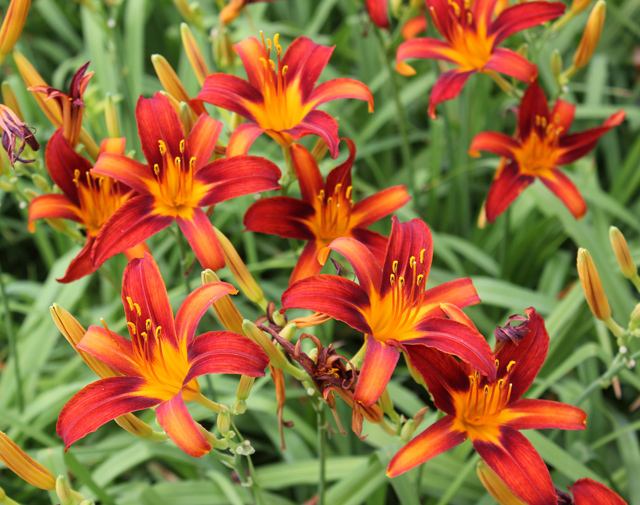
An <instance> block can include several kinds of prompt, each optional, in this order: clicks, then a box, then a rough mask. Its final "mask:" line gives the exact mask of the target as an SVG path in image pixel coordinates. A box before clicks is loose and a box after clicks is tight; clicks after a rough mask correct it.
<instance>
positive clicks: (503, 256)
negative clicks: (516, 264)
mask: <svg viewBox="0 0 640 505" xmlns="http://www.w3.org/2000/svg"><path fill="white" fill-rule="evenodd" d="M510 217H511V209H507V210H506V211H505V213H504V214H503V216H502V226H503V228H502V243H501V244H500V269H501V272H500V273H501V274H502V275H501V276H502V278H503V279H504V278H505V277H506V275H505V274H506V264H507V255H508V254H509V235H510V233H509V225H510V221H511V220H510Z"/></svg>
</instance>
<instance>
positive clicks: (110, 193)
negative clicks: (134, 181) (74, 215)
mask: <svg viewBox="0 0 640 505" xmlns="http://www.w3.org/2000/svg"><path fill="white" fill-rule="evenodd" d="M73 176H74V177H73V183H74V184H75V185H76V188H78V200H80V206H79V208H78V214H79V217H80V218H81V219H82V223H83V224H84V226H85V228H86V230H87V235H89V236H90V237H95V236H96V235H97V234H98V232H99V231H100V228H102V225H103V224H104V223H105V222H106V221H107V220H108V219H109V218H110V217H111V216H112V215H113V213H114V212H115V211H116V210H118V209H119V208H120V207H121V206H122V204H123V203H124V202H126V201H127V200H128V199H129V195H128V194H123V193H121V192H120V191H119V187H118V183H117V182H116V181H114V180H113V179H111V178H109V177H102V176H94V175H91V174H90V173H89V172H85V177H84V180H82V175H81V174H80V170H74V173H73Z"/></svg>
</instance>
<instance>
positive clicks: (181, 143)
mask: <svg viewBox="0 0 640 505" xmlns="http://www.w3.org/2000/svg"><path fill="white" fill-rule="evenodd" d="M184 144H185V142H184V139H182V140H180V152H181V153H183V152H184Z"/></svg>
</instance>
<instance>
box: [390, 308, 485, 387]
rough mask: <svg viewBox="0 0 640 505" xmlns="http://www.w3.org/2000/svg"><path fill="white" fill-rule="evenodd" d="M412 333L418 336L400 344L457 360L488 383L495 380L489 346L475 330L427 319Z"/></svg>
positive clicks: (453, 323)
mask: <svg viewBox="0 0 640 505" xmlns="http://www.w3.org/2000/svg"><path fill="white" fill-rule="evenodd" d="M416 330H417V331H418V332H419V334H420V336H419V337H418V338H415V339H411V340H403V341H402V344H403V345H405V346H410V345H425V346H427V347H433V348H434V349H437V350H438V351H442V352H446V353H447V354H453V355H454V356H458V357H459V358H460V359H461V360H462V361H464V362H466V363H468V364H469V365H471V366H472V367H473V368H474V369H476V370H479V371H480V372H482V373H483V374H484V375H486V376H487V377H488V378H489V379H490V380H492V379H494V378H495V376H496V368H495V361H494V357H493V353H492V352H491V348H490V347H489V344H488V343H487V341H486V340H485V338H484V337H483V336H482V334H481V333H479V332H478V330H476V329H475V328H470V327H469V326H467V325H466V324H462V323H459V322H457V321H453V320H450V319H444V318H439V317H430V318H427V319H425V320H423V321H421V322H420V323H419V324H418V325H417V326H416Z"/></svg>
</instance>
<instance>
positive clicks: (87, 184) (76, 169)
mask: <svg viewBox="0 0 640 505" xmlns="http://www.w3.org/2000/svg"><path fill="white" fill-rule="evenodd" d="M100 153H101V154H100V155H101V156H102V155H104V154H106V153H110V154H120V155H122V154H123V153H124V138H113V139H106V140H104V141H103V142H102V145H101V146H100ZM45 163H46V166H47V171H48V172H49V175H50V176H51V179H53V182H55V183H56V185H57V186H58V187H59V188H60V189H61V190H62V194H49V195H40V196H37V197H35V198H34V199H33V200H31V203H30V204H29V228H30V230H31V231H33V230H34V228H35V221H36V220H38V219H56V218H57V219H60V218H61V219H69V220H71V221H75V222H77V223H79V224H80V225H81V226H82V227H83V228H84V230H85V233H86V242H85V245H84V247H83V248H82V249H81V250H80V252H79V253H78V254H77V255H76V257H75V258H74V259H73V260H71V263H70V264H69V267H68V268H67V271H66V273H65V274H64V276H63V277H62V278H60V279H58V280H59V281H60V282H71V281H74V280H76V279H79V278H80V277H84V276H85V275H88V274H90V273H92V272H94V271H95V267H94V265H93V262H92V261H91V249H92V247H93V244H94V242H95V239H96V236H97V235H98V233H99V232H100V230H101V229H102V227H103V226H104V224H105V223H106V222H107V221H108V219H109V218H110V217H111V216H112V215H113V214H114V213H115V212H116V211H117V210H118V209H119V208H120V207H121V206H122V205H123V204H124V203H125V202H127V201H128V200H129V199H130V198H131V196H132V192H131V189H130V188H129V187H128V186H126V185H124V184H122V183H120V182H117V181H115V180H113V179H111V178H110V177H106V176H99V175H95V174H93V173H92V172H91V167H92V164H91V162H90V161H89V160H87V159H86V158H83V157H82V156H80V155H79V154H78V153H76V152H75V151H74V150H73V148H72V147H71V145H70V144H69V142H68V141H67V140H66V138H65V136H64V132H63V131H62V130H61V129H60V130H57V131H56V132H55V133H54V134H53V136H52V137H51V139H50V140H49V143H48V144H47V148H46V150H45ZM135 246H137V247H135ZM143 251H144V245H139V244H138V243H136V244H132V245H131V247H130V248H128V249H126V250H123V251H122V252H125V254H126V255H127V256H128V257H130V258H132V257H136V256H140V255H141V254H142V253H143Z"/></svg>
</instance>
